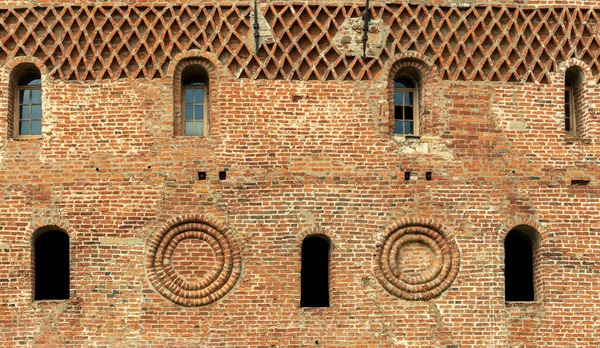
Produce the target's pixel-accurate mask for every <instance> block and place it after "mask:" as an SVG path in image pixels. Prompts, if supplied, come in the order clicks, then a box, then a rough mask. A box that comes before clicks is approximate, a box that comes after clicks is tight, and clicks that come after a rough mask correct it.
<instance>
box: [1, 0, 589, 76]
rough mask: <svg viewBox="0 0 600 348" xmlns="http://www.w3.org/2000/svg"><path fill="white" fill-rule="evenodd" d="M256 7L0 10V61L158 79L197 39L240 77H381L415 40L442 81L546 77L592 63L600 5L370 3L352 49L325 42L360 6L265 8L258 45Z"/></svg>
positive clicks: (60, 71) (69, 72)
mask: <svg viewBox="0 0 600 348" xmlns="http://www.w3.org/2000/svg"><path fill="white" fill-rule="evenodd" d="M252 11H253V9H252V8H251V7H250V6H238V5H233V6H200V7H199V6H188V5H181V6H66V7H36V8H14V9H3V10H0V62H1V61H5V60H6V59H9V58H11V57H15V56H33V57H37V58H38V59H40V60H41V61H43V62H44V64H45V65H46V66H47V67H48V69H49V71H52V77H54V78H60V79H67V80H95V79H117V78H161V77H165V76H166V73H167V70H168V66H169V64H170V62H171V60H172V59H173V57H174V56H175V55H176V54H178V53H180V52H185V51H189V50H193V49H197V50H201V51H206V52H209V53H211V54H214V55H215V56H216V57H218V59H219V61H220V62H221V63H222V64H223V65H224V66H225V67H227V68H228V69H229V70H230V71H231V72H232V73H233V74H234V75H235V76H237V77H241V78H255V79H293V80H310V79H315V80H366V79H375V78H378V77H380V74H381V73H382V72H383V71H385V69H384V68H385V67H386V64H387V63H388V62H389V60H390V59H392V58H393V57H394V56H395V55H397V54H401V53H405V52H407V51H414V52H417V53H419V54H422V55H424V56H426V57H429V58H430V59H431V60H432V61H433V62H434V64H435V65H436V66H437V67H438V71H439V73H440V75H441V78H442V79H445V80H476V81H526V82H538V83H548V82H550V78H549V73H551V72H554V71H556V69H557V64H558V63H560V62H562V61H565V60H567V59H569V58H577V59H580V60H582V61H583V62H585V63H586V64H588V65H589V67H590V68H591V70H592V72H593V73H594V75H596V76H597V75H599V74H600V62H599V61H598V55H599V53H600V38H599V37H598V32H599V31H600V29H599V28H600V24H599V22H600V20H599V18H600V9H585V8H533V7H505V6H503V7H499V6H485V7H466V8H458V7H440V6H425V5H409V4H390V5H385V6H374V7H372V8H371V9H370V11H371V17H372V18H373V20H374V22H373V23H378V24H377V25H373V26H371V27H370V30H371V32H370V34H369V36H373V37H376V36H377V37H378V35H379V36H381V35H380V33H381V31H380V30H381V26H383V27H385V28H386V30H385V32H388V30H387V28H389V32H388V33H387V34H386V35H384V36H385V37H384V38H382V39H383V41H382V42H381V44H382V45H383V49H380V48H379V49H377V50H375V51H376V52H381V53H379V57H378V58H363V57H361V56H356V55H355V53H353V54H354V55H352V56H351V55H350V54H346V53H348V52H346V51H345V50H344V49H343V48H341V47H338V46H336V45H335V44H334V43H333V41H334V40H333V38H334V36H335V35H336V33H338V31H339V30H340V28H341V26H342V23H343V22H344V20H346V19H348V18H360V17H361V15H362V12H363V11H364V8H363V7H359V6H334V5H332V6H326V5H307V4H277V3H273V4H270V5H268V6H266V7H261V11H262V16H261V18H263V17H264V20H266V23H268V24H269V25H270V27H271V28H272V33H273V35H272V36H273V39H272V40H268V41H266V42H264V43H263V44H262V45H261V47H260V49H259V51H258V52H257V53H256V54H255V52H254V51H253V47H254V46H253V45H254V44H253V33H252V18H251V13H252ZM361 35H362V34H361ZM369 40H371V39H369ZM378 40H379V39H378ZM370 52H372V51H370ZM597 79H598V77H596V80H597ZM596 82H597V81H596Z"/></svg>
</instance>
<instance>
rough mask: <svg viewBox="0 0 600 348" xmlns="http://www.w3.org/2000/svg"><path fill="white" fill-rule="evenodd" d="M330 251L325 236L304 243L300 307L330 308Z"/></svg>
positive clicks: (318, 236) (307, 238)
mask: <svg viewBox="0 0 600 348" xmlns="http://www.w3.org/2000/svg"><path fill="white" fill-rule="evenodd" d="M329 250H330V243H329V239H328V238H327V237H325V236H323V235H312V236H308V237H306V238H305V239H304V241H303V242H302V270H301V295H300V307H329Z"/></svg>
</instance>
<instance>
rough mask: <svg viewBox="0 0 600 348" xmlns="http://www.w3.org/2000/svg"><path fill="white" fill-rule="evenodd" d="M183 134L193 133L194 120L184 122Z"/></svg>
mask: <svg viewBox="0 0 600 348" xmlns="http://www.w3.org/2000/svg"><path fill="white" fill-rule="evenodd" d="M185 135H194V122H186V123H185Z"/></svg>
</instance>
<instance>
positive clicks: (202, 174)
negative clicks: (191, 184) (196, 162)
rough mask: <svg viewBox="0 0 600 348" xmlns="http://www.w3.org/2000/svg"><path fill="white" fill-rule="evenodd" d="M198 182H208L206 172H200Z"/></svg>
mask: <svg viewBox="0 0 600 348" xmlns="http://www.w3.org/2000/svg"><path fill="white" fill-rule="evenodd" d="M198 180H206V172H198Z"/></svg>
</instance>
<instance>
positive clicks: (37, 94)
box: [31, 89, 42, 104]
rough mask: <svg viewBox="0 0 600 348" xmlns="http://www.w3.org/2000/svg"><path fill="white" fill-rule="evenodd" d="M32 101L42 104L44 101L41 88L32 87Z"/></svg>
mask: <svg viewBox="0 0 600 348" xmlns="http://www.w3.org/2000/svg"><path fill="white" fill-rule="evenodd" d="M31 102H32V103H33V104H41V103H42V90H41V89H32V90H31Z"/></svg>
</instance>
